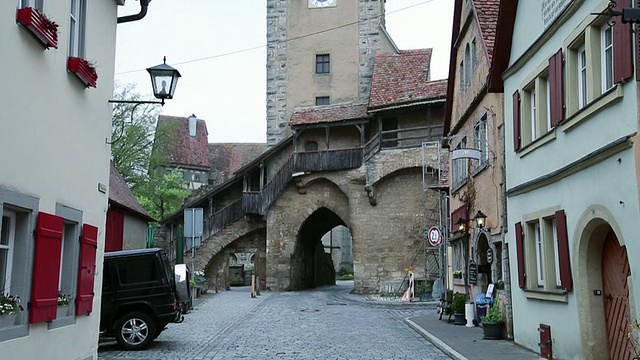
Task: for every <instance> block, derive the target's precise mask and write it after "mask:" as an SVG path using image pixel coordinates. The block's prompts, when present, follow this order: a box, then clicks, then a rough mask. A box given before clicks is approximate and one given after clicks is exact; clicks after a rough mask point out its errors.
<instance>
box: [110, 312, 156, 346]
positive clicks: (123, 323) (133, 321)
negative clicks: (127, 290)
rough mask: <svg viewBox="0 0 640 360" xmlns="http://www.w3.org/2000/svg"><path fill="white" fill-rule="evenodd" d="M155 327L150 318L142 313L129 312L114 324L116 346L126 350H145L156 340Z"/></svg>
mask: <svg viewBox="0 0 640 360" xmlns="http://www.w3.org/2000/svg"><path fill="white" fill-rule="evenodd" d="M156 332H157V330H156V325H155V323H154V322H153V319H151V317H150V316H149V315H147V314H145V313H143V312H138V311H136V312H130V313H127V314H125V315H124V316H122V317H121V318H120V319H119V320H118V322H117V323H116V328H115V335H116V340H117V341H118V344H119V345H120V346H121V347H122V348H124V349H127V350H142V349H145V348H147V347H148V346H149V345H150V344H151V341H153V339H155V338H156V336H157V335H156Z"/></svg>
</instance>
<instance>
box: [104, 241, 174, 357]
mask: <svg viewBox="0 0 640 360" xmlns="http://www.w3.org/2000/svg"><path fill="white" fill-rule="evenodd" d="M182 320H183V317H182V313H181V310H180V307H179V306H178V299H177V297H176V283H175V277H174V272H173V269H172V268H171V264H170V263H169V258H168V257H167V254H166V253H165V252H164V250H162V249H157V248H154V249H138V250H125V251H114V252H107V253H105V255H104V275H103V282H102V309H101V313H100V333H101V336H115V338H116V341H117V342H118V344H119V345H120V346H121V347H122V348H123V349H126V350H142V349H145V348H147V347H148V346H149V345H150V344H151V342H152V341H153V340H154V339H155V338H157V337H158V336H159V335H160V333H161V332H162V330H164V329H165V327H166V326H167V324H168V323H170V322H174V323H179V322H182Z"/></svg>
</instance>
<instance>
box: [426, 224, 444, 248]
mask: <svg viewBox="0 0 640 360" xmlns="http://www.w3.org/2000/svg"><path fill="white" fill-rule="evenodd" d="M428 235H429V244H430V245H431V246H440V245H442V241H443V239H442V232H441V231H440V229H438V227H437V226H432V227H431V228H430V229H429V233H428Z"/></svg>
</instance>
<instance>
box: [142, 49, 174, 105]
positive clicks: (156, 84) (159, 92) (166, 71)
mask: <svg viewBox="0 0 640 360" xmlns="http://www.w3.org/2000/svg"><path fill="white" fill-rule="evenodd" d="M147 71H148V72H149V75H150V76H151V86H153V96H155V97H156V98H157V99H162V100H164V99H173V93H174V92H175V91H176V85H177V83H178V78H179V77H180V76H181V75H180V72H178V70H176V69H174V68H172V67H171V66H169V65H167V64H166V58H165V63H163V64H160V65H156V66H154V67H150V68H148V69H147Z"/></svg>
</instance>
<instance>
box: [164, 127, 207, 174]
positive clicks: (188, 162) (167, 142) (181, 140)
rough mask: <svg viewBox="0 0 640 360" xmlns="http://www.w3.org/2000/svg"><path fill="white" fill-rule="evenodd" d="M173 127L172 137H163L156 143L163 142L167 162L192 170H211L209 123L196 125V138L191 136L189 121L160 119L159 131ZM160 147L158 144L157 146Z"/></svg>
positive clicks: (171, 130) (170, 131)
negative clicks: (208, 136)
mask: <svg viewBox="0 0 640 360" xmlns="http://www.w3.org/2000/svg"><path fill="white" fill-rule="evenodd" d="M167 126H169V127H171V129H170V130H169V134H170V135H166V136H162V138H160V139H158V134H157V132H156V141H160V142H162V143H163V144H162V145H163V146H164V147H165V148H167V149H169V151H166V152H165V153H166V154H167V155H166V156H167V159H166V160H167V161H168V162H169V163H170V165H174V166H181V167H187V168H190V169H202V170H209V146H208V145H209V141H208V138H207V135H208V132H207V123H206V122H205V121H204V120H198V121H197V124H196V136H195V137H191V136H189V119H188V118H185V117H179V116H165V115H160V116H159V117H158V125H157V129H161V128H165V127H167ZM156 145H158V144H156Z"/></svg>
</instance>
